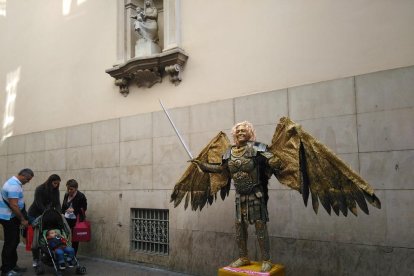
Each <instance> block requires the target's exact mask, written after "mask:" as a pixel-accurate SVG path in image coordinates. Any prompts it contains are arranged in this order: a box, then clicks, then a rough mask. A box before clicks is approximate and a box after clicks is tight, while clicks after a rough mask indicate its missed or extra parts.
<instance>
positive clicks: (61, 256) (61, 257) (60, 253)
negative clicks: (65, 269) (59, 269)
mask: <svg viewBox="0 0 414 276" xmlns="http://www.w3.org/2000/svg"><path fill="white" fill-rule="evenodd" d="M65 254H66V256H67V258H68V259H70V260H73V257H74V256H75V250H74V249H73V248H72V247H64V248H58V249H55V256H56V260H57V262H58V263H59V264H64V263H65Z"/></svg>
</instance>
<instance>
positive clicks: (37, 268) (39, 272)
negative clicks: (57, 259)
mask: <svg viewBox="0 0 414 276" xmlns="http://www.w3.org/2000/svg"><path fill="white" fill-rule="evenodd" d="M35 272H36V275H42V274H44V273H45V268H44V267H43V265H41V264H38V265H37V266H35Z"/></svg>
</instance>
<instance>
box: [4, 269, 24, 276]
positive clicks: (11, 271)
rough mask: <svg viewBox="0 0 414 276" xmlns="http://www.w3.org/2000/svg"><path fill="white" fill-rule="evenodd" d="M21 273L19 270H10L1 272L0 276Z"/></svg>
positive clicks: (18, 274)
mask: <svg viewBox="0 0 414 276" xmlns="http://www.w3.org/2000/svg"><path fill="white" fill-rule="evenodd" d="M21 275H22V274H21V273H20V272H17V271H14V270H10V271H9V272H7V273H6V272H2V273H1V276H21Z"/></svg>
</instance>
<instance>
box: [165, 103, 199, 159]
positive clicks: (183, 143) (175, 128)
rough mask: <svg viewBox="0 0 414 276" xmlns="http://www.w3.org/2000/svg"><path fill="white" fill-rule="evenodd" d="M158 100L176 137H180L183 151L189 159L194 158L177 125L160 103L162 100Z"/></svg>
mask: <svg viewBox="0 0 414 276" xmlns="http://www.w3.org/2000/svg"><path fill="white" fill-rule="evenodd" d="M158 101H159V102H160V104H161V107H162V109H163V110H164V113H165V115H167V118H168V120H169V121H170V123H171V125H172V127H173V128H174V131H175V133H176V134H177V136H178V139H180V142H181V144H182V145H183V147H184V149H185V151H186V152H187V154H188V156H189V157H190V158H191V159H194V158H193V155H192V154H191V152H190V150H189V149H188V147H187V144H186V143H185V142H184V139H183V137H182V136H181V135H180V132H178V129H177V127H176V126H175V124H174V122H173V121H172V119H171V117H170V114H169V113H168V111H167V109H166V108H165V107H164V105H163V104H162V102H161V100H160V99H158Z"/></svg>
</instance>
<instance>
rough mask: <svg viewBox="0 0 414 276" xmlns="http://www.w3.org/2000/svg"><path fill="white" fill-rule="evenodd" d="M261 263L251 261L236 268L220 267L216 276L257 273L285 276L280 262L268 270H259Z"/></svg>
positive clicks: (265, 275) (264, 275) (258, 275)
mask: <svg viewBox="0 0 414 276" xmlns="http://www.w3.org/2000/svg"><path fill="white" fill-rule="evenodd" d="M261 267H262V263H258V262H252V264H251V265H246V266H242V267H238V268H233V267H229V266H226V267H222V268H220V269H219V270H218V274H217V275H218V276H229V275H231V276H235V275H257V276H267V275H270V276H285V266H284V265H282V264H274V265H273V267H272V269H271V270H270V271H269V272H260V268H261Z"/></svg>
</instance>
